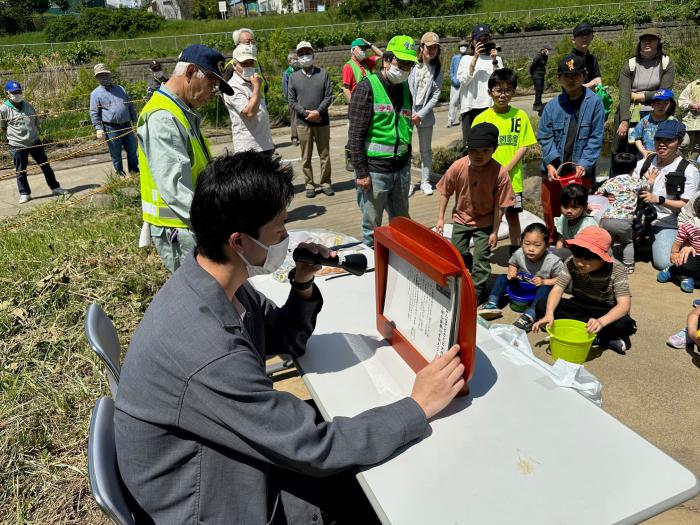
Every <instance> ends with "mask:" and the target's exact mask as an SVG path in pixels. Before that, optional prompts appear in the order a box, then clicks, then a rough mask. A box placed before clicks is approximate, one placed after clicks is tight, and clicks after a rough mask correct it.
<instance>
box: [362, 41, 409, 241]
mask: <svg viewBox="0 0 700 525" xmlns="http://www.w3.org/2000/svg"><path fill="white" fill-rule="evenodd" d="M416 62H417V54H416V45H415V43H414V41H413V39H412V38H411V37H410V36H406V35H398V36H395V37H393V38H392V39H391V40H389V43H388V44H387V47H386V51H385V52H384V54H383V55H382V68H381V70H380V71H379V72H378V73H377V74H373V73H370V74H369V75H367V78H365V79H364V80H361V81H360V82H359V83H358V84H357V87H356V88H355V91H354V93H353V95H352V98H351V99H350V106H349V108H348V118H349V119H350V129H349V131H348V146H349V147H350V154H351V156H352V163H353V166H354V167H355V183H356V188H357V203H358V205H359V207H360V211H361V212H362V219H361V230H362V242H364V243H365V244H367V245H368V246H373V245H374V228H375V227H377V226H381V224H382V215H383V213H384V210H385V209H386V211H387V213H388V215H389V220H391V219H392V218H394V217H398V216H402V217H408V188H409V185H410V183H411V176H410V175H411V165H410V162H409V161H410V157H411V136H412V133H413V124H412V122H411V109H412V106H413V101H412V98H411V92H410V90H409V88H408V83H407V82H406V80H407V79H408V75H409V74H410V72H411V69H412V68H413V66H414V65H415V64H416Z"/></svg>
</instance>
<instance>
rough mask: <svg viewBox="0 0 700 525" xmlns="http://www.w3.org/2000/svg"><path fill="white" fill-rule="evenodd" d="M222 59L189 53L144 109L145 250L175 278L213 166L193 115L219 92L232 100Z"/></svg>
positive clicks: (196, 50) (200, 49)
mask: <svg viewBox="0 0 700 525" xmlns="http://www.w3.org/2000/svg"><path fill="white" fill-rule="evenodd" d="M223 65H224V56H223V55H222V54H221V53H219V52H218V51H215V50H214V49H211V48H210V47H207V46H204V45H201V44H194V45H191V46H188V47H186V48H185V49H184V50H183V51H182V53H181V54H180V57H179V59H178V62H177V64H176V65H175V69H174V71H173V74H172V76H171V77H170V80H168V81H167V82H166V83H164V84H162V85H161V87H160V89H158V90H157V91H155V92H154V93H153V96H152V97H151V99H150V100H149V101H148V102H147V103H146V105H145V106H144V108H143V110H142V111H141V114H140V115H139V119H138V130H137V133H136V136H137V138H138V143H139V148H138V153H139V166H140V167H141V208H142V211H143V220H144V224H143V228H142V230H141V241H140V243H139V244H140V245H141V246H147V245H149V244H150V243H151V242H152V243H153V244H154V245H155V247H156V250H157V251H158V254H159V255H160V257H161V259H162V260H163V263H164V264H165V266H166V267H167V268H168V270H170V271H171V272H174V271H175V270H177V268H178V267H179V266H180V262H181V260H182V259H183V257H184V256H185V255H187V253H189V252H190V251H192V250H193V249H194V246H195V239H194V237H193V235H192V232H191V231H190V205H191V203H192V196H193V195H194V188H195V184H196V182H197V176H198V175H199V174H200V173H201V172H202V170H203V169H204V168H205V167H206V166H207V164H208V163H209V161H210V160H211V157H212V155H211V150H210V149H209V142H208V141H207V139H206V137H205V136H204V135H203V134H202V131H201V129H200V122H201V118H200V116H199V115H198V114H197V113H196V112H195V111H194V108H198V107H201V106H203V105H204V104H206V103H207V102H209V101H210V100H211V99H212V98H213V97H214V95H215V94H216V92H217V90H221V91H222V92H223V93H225V94H227V95H231V94H233V90H232V89H231V86H229V85H228V84H227V83H226V81H225V80H224V79H223V77H222V70H223Z"/></svg>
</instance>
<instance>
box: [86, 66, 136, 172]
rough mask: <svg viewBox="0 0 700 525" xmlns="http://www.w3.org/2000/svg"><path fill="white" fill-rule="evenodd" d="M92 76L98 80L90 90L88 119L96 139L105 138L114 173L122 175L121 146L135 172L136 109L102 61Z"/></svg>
mask: <svg viewBox="0 0 700 525" xmlns="http://www.w3.org/2000/svg"><path fill="white" fill-rule="evenodd" d="M94 72H95V78H96V79H97V82H99V84H100V85H99V86H97V87H96V88H95V89H94V90H93V91H92V93H90V120H91V121H92V125H93V126H94V127H95V132H96V136H97V139H98V140H105V139H107V141H108V142H107V148H108V149H109V156H110V157H112V165H113V166H114V171H115V172H116V174H117V175H122V176H123V175H125V173H124V165H123V164H122V149H124V150H125V151H126V160H127V164H128V166H129V172H130V173H138V172H139V162H138V157H137V156H136V135H134V131H133V127H134V125H135V124H136V120H137V117H136V110H135V109H134V105H133V104H132V102H131V99H130V98H129V95H128V93H127V92H126V90H125V89H124V88H123V87H121V86H119V85H117V84H115V83H114V82H112V72H111V71H110V70H109V69H107V66H105V65H104V64H95V67H94Z"/></svg>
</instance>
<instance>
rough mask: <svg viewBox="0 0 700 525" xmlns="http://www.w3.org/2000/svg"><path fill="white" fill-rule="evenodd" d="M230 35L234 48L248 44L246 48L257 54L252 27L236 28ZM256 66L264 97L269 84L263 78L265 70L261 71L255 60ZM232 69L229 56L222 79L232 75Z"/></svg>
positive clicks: (258, 63) (227, 79) (231, 61)
mask: <svg viewBox="0 0 700 525" xmlns="http://www.w3.org/2000/svg"><path fill="white" fill-rule="evenodd" d="M231 36H232V38H233V49H234V50H235V49H236V48H237V47H238V46H240V45H244V46H248V50H249V51H250V52H251V53H252V54H253V55H255V56H256V57H257V56H258V46H257V45H256V43H255V33H253V30H252V29H248V28H247V27H241V28H239V29H236V30H235V31H234V32H233V33H231ZM256 67H257V68H258V75H259V76H260V79H261V80H262V83H261V90H262V96H263V98H266V97H267V92H268V90H269V89H270V85H269V84H268V82H267V78H265V72H264V71H263V68H262V65H261V64H260V62H256ZM234 71H235V67H234V59H233V58H231V60H229V62H228V63H227V64H226V68H225V69H224V79H225V80H226V81H227V82H228V81H229V80H230V79H231V77H232V76H233V73H234Z"/></svg>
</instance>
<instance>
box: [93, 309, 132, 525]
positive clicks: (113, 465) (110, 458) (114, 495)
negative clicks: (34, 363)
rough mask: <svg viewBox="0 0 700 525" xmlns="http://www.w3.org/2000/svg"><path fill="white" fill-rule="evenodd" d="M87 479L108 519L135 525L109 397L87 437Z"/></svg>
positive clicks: (98, 405)
mask: <svg viewBox="0 0 700 525" xmlns="http://www.w3.org/2000/svg"><path fill="white" fill-rule="evenodd" d="M93 306H95V305H93ZM88 476H89V478H90V489H91V490H92V497H93V498H95V501H96V502H97V504H98V505H99V506H100V508H101V509H102V510H103V511H104V513H105V514H106V515H107V516H108V517H109V519H111V520H112V521H113V522H114V523H116V524H117V525H136V522H135V521H134V517H133V516H132V513H131V510H129V504H128V503H127V502H128V498H129V496H128V492H127V490H126V488H125V486H124V482H123V481H122V478H121V474H120V473H119V466H118V465H117V449H116V446H115V444H114V401H113V400H112V399H111V398H109V397H101V398H100V399H98V400H97V403H96V404H95V408H94V409H93V410H92V417H91V418H90V435H89V437H88Z"/></svg>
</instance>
